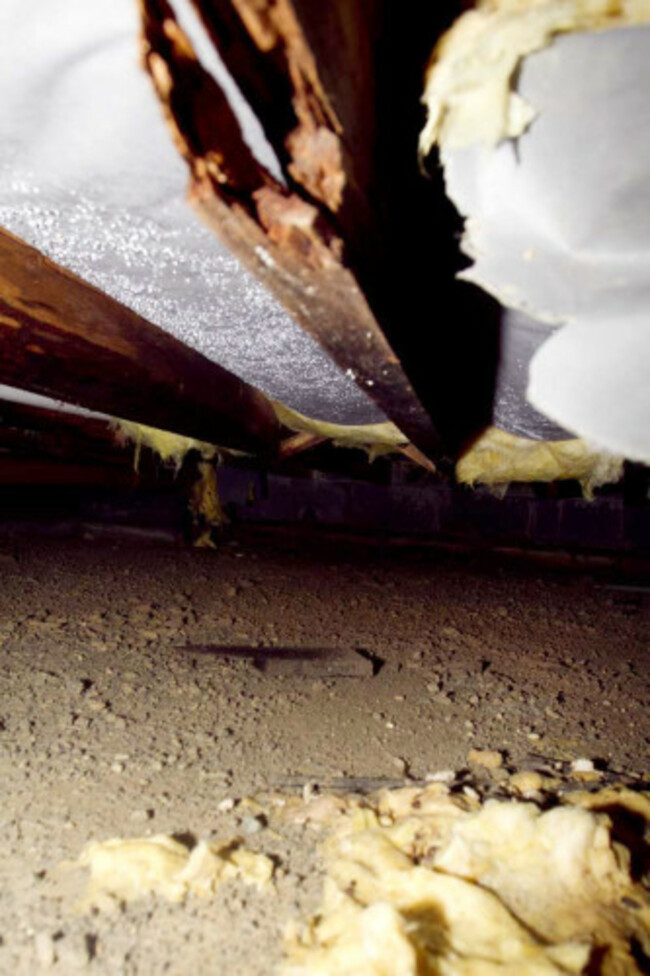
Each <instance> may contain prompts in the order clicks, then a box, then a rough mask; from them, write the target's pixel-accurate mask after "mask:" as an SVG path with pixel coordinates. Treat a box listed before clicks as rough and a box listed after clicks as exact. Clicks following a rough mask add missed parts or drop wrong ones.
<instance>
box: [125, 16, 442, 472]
mask: <svg viewBox="0 0 650 976" xmlns="http://www.w3.org/2000/svg"><path fill="white" fill-rule="evenodd" d="M196 5H197V8H198V9H199V10H200V12H201V13H202V15H203V16H204V19H205V20H206V23H208V24H209V26H210V28H211V30H212V33H213V36H214V37H219V38H220V46H221V49H222V53H223V54H224V58H225V60H226V61H227V63H229V65H230V66H231V67H232V66H233V65H235V66H236V77H237V80H238V82H239V83H240V84H241V86H242V88H243V90H244V92H245V94H247V95H248V97H249V98H250V101H251V103H252V104H253V106H254V107H255V108H256V109H257V111H258V113H259V115H260V119H261V122H262V124H263V126H265V128H266V131H267V135H268V136H269V139H270V141H271V142H272V144H273V146H274V148H275V149H276V152H277V154H278V158H279V160H280V162H281V164H282V165H283V171H284V175H285V177H286V185H282V184H280V183H278V182H277V181H276V180H274V179H273V178H272V177H271V176H270V175H269V174H268V173H267V172H265V171H264V170H263V169H262V168H261V166H260V165H259V163H257V161H256V160H254V159H253V157H252V154H251V152H250V150H249V149H248V147H247V145H246V143H245V141H244V139H243V137H242V135H241V131H240V130H239V127H238V123H237V120H236V118H235V116H234V113H233V111H232V109H231V107H230V105H229V103H228V102H227V100H226V99H225V97H224V95H223V92H222V91H221V89H220V87H219V85H218V84H217V83H216V82H215V81H214V79H213V78H212V77H211V76H210V75H209V74H208V73H207V72H206V71H204V70H203V68H202V67H201V65H200V64H199V62H198V60H197V59H196V57H195V56H194V53H193V51H192V48H191V45H190V44H189V41H188V40H187V38H186V36H185V35H184V34H183V32H182V31H181V29H180V27H179V26H178V23H177V21H176V19H175V16H174V13H173V10H172V8H171V7H170V5H169V4H168V3H167V0H141V10H142V19H143V32H144V59H145V64H146V67H147V69H148V71H149V73H150V75H151V77H152V79H153V82H154V85H155V88H156V91H157V93H158V95H159V97H160V100H161V102H162V105H163V108H164V110H165V113H166V117H167V120H168V122H169V124H170V126H171V129H172V132H173V134H174V138H175V141H176V144H177V146H178V148H179V150H180V152H181V153H182V155H183V156H184V157H185V159H186V161H187V163H188V165H189V167H190V172H191V188H190V198H191V200H192V202H193V204H194V206H195V207H196V209H197V211H198V212H199V214H200V215H201V216H202V217H203V219H205V220H206V221H207V223H208V224H209V226H210V227H212V228H213V229H214V230H215V232H216V233H217V234H218V235H219V236H220V237H221V238H222V240H224V241H225V243H226V244H227V245H228V247H229V248H230V249H231V250H232V251H234V253H235V254H237V256H238V257H239V258H240V259H241V260H242V262H243V263H244V264H246V266H247V267H248V268H250V269H251V270H252V271H253V272H254V273H255V274H256V275H257V276H258V277H259V278H260V279H261V280H262V281H263V283H264V284H265V285H266V286H267V287H268V288H269V289H270V290H271V291H272V292H273V293H274V294H275V295H276V297H277V298H278V299H279V300H280V301H281V302H282V304H283V305H284V306H285V308H286V309H287V310H288V311H289V313H290V314H291V315H292V316H293V318H294V319H295V320H296V321H297V322H298V323H299V324H300V325H301V326H302V327H303V328H304V329H305V330H306V331H307V332H309V333H310V334H311V335H312V336H313V337H314V338H316V339H317V341H318V342H319V343H320V344H321V345H322V346H323V348H324V349H325V350H326V351H327V352H328V353H329V355H330V356H331V357H332V358H333V359H334V361H335V362H336V363H337V364H338V365H339V366H340V367H341V368H342V369H343V370H344V371H346V372H347V373H348V374H349V375H350V376H351V378H353V379H354V380H356V382H357V383H358V385H359V386H360V387H361V389H362V390H363V391H364V392H365V393H366V394H367V395H368V396H369V397H370V398H371V399H373V400H374V401H375V402H376V403H377V404H378V405H379V406H380V407H381V408H382V409H383V410H384V411H385V412H386V414H387V415H388V416H389V417H390V419H391V420H393V421H394V422H395V423H396V424H397V426H398V427H399V428H400V429H401V430H402V431H403V433H404V434H405V436H406V437H408V438H409V439H410V440H411V441H413V442H414V443H415V444H417V445H418V447H419V448H420V449H421V450H422V451H423V452H425V453H426V454H427V455H433V454H435V453H437V452H438V451H439V439H438V437H437V435H436V432H435V430H434V429H433V426H432V424H431V420H430V418H429V416H428V414H427V412H426V411H425V410H424V408H423V407H422V405H421V403H420V401H419V399H418V397H417V396H416V394H415V392H414V390H413V387H412V386H411V384H410V382H409V380H408V379H407V377H406V375H405V373H404V371H403V369H402V367H401V365H400V362H399V360H398V358H397V356H396V355H395V353H394V352H393V350H392V348H391V346H390V345H389V343H388V341H387V339H386V337H385V335H384V333H383V332H382V330H381V328H380V327H379V325H378V323H377V319H376V318H375V315H374V314H373V312H372V310H371V308H370V306H369V304H368V300H367V298H366V296H365V295H364V291H363V289H362V287H361V286H360V284H359V280H358V278H357V271H356V270H355V269H356V266H357V264H360V263H361V259H360V258H359V255H360V254H362V253H364V254H365V255H366V265H367V268H368V269H370V268H371V267H372V265H373V264H374V262H373V261H372V260H368V259H367V256H368V255H370V254H372V251H373V249H374V245H373V241H374V240H375V237H376V235H375V234H374V233H373V231H372V228H373V227H374V226H375V218H374V216H373V213H374V211H373V207H372V205H371V200H370V198H369V197H368V194H367V189H368V186H369V185H370V181H369V179H367V178H366V176H367V174H366V176H364V179H363V180H360V179H359V178H358V177H357V170H356V169H355V160H354V155H353V154H352V153H351V152H350V150H349V148H348V146H347V145H346V143H345V140H344V139H343V138H342V123H341V121H340V119H339V117H338V114H337V112H336V110H335V109H334V107H333V105H332V103H331V101H330V100H329V98H328V96H327V94H326V92H325V89H324V87H323V85H322V82H321V80H320V75H319V70H318V66H317V64H316V61H315V59H314V57H313V54H312V52H311V49H310V47H309V44H308V43H307V39H306V37H305V35H304V32H303V30H302V27H301V25H300V22H299V20H298V17H297V15H296V11H295V8H294V6H293V5H292V3H291V2H290V0H278V2H275V3H273V4H270V3H266V2H265V0H261V2H256V3H249V2H248V0H231V3H230V6H229V4H228V2H226V0H223V2H222V0H214V2H211V3H204V2H202V0H201V2H199V0H196ZM320 6H322V5H319V7H320ZM335 7H336V10H337V11H338V15H339V17H340V18H342V17H343V14H344V4H343V2H342V0H340V2H339V0H337V3H336V4H335ZM341 22H342V23H343V21H341ZM224 37H225V38H226V40H225V41H224ZM226 48H227V49H228V50H226ZM207 106H209V108H208V107H207ZM208 115H209V117H210V119H211V122H210V125H206V124H204V120H205V118H207V117H208ZM256 181H257V183H256ZM255 183H256V185H254V184H255ZM361 239H363V240H364V241H365V248H361V247H360V246H358V242H359V241H360V240H361ZM377 239H378V238H377ZM369 275H370V271H369V270H368V272H367V276H368V277H369Z"/></svg>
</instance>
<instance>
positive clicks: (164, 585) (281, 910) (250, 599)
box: [0, 542, 650, 976]
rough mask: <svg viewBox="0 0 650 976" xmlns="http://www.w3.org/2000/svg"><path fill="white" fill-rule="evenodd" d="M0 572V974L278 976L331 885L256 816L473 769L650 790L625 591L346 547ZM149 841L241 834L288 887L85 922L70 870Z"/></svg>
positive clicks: (47, 561) (528, 570) (622, 582)
mask: <svg viewBox="0 0 650 976" xmlns="http://www.w3.org/2000/svg"><path fill="white" fill-rule="evenodd" d="M0 553H1V554H0V571H1V573H2V588H1V589H0V681H1V682H2V704H1V709H0V749H1V756H2V768H1V771H0V782H1V783H2V794H3V797H2V826H3V830H2V846H3V850H2V856H1V857H0V918H1V919H2V928H1V930H0V971H2V972H5V973H9V972H11V973H14V974H23V973H25V974H27V973H29V974H32V973H37V972H41V971H49V969H52V971H54V972H56V971H58V972H61V973H66V974H67V973H74V972H77V971H79V972H85V971H89V972H91V973H97V974H100V973H106V974H108V973H110V974H111V976H114V974H120V973H124V974H132V973H137V974H158V973H171V974H181V973H184V974H186V973H192V972H194V973H229V974H245V976H262V974H270V973H272V972H273V970H274V967H275V966H277V964H278V962H279V960H280V958H281V951H282V934H283V931H284V929H285V926H286V924H287V923H288V922H289V921H290V920H291V919H295V918H297V917H300V916H302V917H304V916H305V915H306V913H309V912H311V911H314V909H315V908H316V906H317V904H318V901H319V898H320V894H321V882H322V866H321V862H320V860H319V855H318V853H317V850H316V848H315V846H314V844H313V841H311V840H309V838H308V837H307V833H308V829H307V828H305V827H302V828H301V827H299V826H295V825H294V826H293V827H289V826H287V828H286V830H283V831H275V830H273V831H272V830H269V829H268V828H266V827H265V826H264V820H263V818H262V819H256V818H255V816H254V815H253V814H252V813H251V811H253V813H254V809H255V808H254V807H251V806H247V804H246V803H243V804H242V803H241V802H240V801H241V800H242V799H243V798H245V797H247V796H256V795H257V796H259V795H260V794H264V793H268V792H284V793H288V794H291V793H298V794H299V793H301V792H303V791H305V790H306V791H307V792H310V791H311V792H313V791H314V790H316V789H320V790H322V791H324V792H325V791H328V790H331V789H334V790H336V789H342V790H345V789H350V790H354V791H360V792H364V791H370V790H373V789H376V788H378V787H380V786H382V785H388V786H393V785H394V786H398V785H407V784H408V783H409V782H410V781H411V780H415V781H422V780H424V779H425V777H426V776H427V774H431V773H435V772H437V771H442V770H447V769H450V770H459V769H462V768H463V767H465V766H467V756H468V752H469V750H470V749H472V748H475V749H494V750H501V751H502V752H503V754H504V756H505V761H506V764H507V765H510V766H511V767H513V768H517V769H525V768H530V767H531V766H535V764H539V763H546V764H550V765H552V764H553V763H566V762H571V761H573V760H576V759H580V758H583V759H593V760H600V761H601V764H602V765H603V767H605V768H607V769H609V770H614V771H616V770H622V771H625V772H626V773H628V774H642V773H643V772H644V770H646V769H647V768H648V764H647V749H648V742H649V735H650V727H649V721H648V712H647V702H648V700H649V695H648V691H649V689H648V680H647V674H648V669H647V664H648V653H649V649H648V644H647V635H648V613H647V606H646V605H645V603H644V601H645V600H646V593H647V591H645V592H644V589H643V587H642V586H641V585H637V584H636V582H635V581H634V580H633V579H631V578H630V577H629V576H627V577H625V578H619V579H613V578H611V577H605V576H602V575H600V576H598V575H593V574H589V573H584V572H583V573H582V574H576V573H575V572H574V573H571V574H569V573H566V572H564V573H562V572H559V571H557V570H554V571H551V570H549V569H542V568H540V567H537V566H530V565H528V566H526V567H524V568H522V567H518V568H516V567H514V566H513V565H512V564H504V563H497V562H495V561H489V560H487V559H486V558H485V557H484V558H482V560H481V561H480V562H479V561H476V560H472V559H470V558H469V557H467V556H462V557H461V556H456V557H451V556H449V555H446V556H445V555H440V554H432V553H429V554H422V553H420V554H413V553H411V554H405V553H402V554H398V555H390V556H388V555H385V554H378V553H369V552H365V553H363V552H359V551H358V550H356V551H355V550H354V549H350V550H349V551H342V550H341V549H337V548H334V547H331V548H324V547H320V548H319V549H318V550H316V549H315V548H314V549H312V550H311V551H307V550H305V549H303V550H300V551H298V550H291V549H290V548H288V547H287V546H285V548H284V549H282V550H278V549H274V548H271V547H270V546H268V545H266V546H264V547H257V548H255V549H253V548H251V547H247V546H237V545H234V544H231V545H228V546H225V547H224V548H222V549H221V550H219V551H216V552H212V551H196V550H194V551H192V550H181V549H173V548H167V549H165V548H159V549H153V548H152V549H146V550H142V549H141V550H135V549H128V548H116V547H110V546H108V545H102V546H99V545H97V544H95V545H93V544H92V543H88V544H85V545H81V544H77V543H74V544H73V543H59V544H56V545H55V544H47V545H45V544H35V543H34V544H31V543H23V542H21V543H17V544H16V543H12V544H10V543H8V542H7V543H5V544H4V545H2V546H1V547H0ZM234 649H237V650H234ZM359 651H361V652H363V653H362V654H360V653H359ZM231 801H236V802H235V804H234V805H233V803H232V802H231ZM148 833H151V834H161V833H163V834H176V835H187V834H188V833H189V834H191V835H193V836H194V837H197V838H207V839H211V838H217V837H222V836H226V837H228V836H234V835H242V836H244V837H245V839H246V843H247V845H248V846H249V847H252V848H253V849H257V850H263V851H264V852H265V853H267V854H270V855H272V856H274V858H275V859H276V880H275V885H274V889H273V890H272V891H270V890H262V891H257V890H255V889H253V888H250V887H247V886H245V885H243V884H242V883H241V882H240V881H236V880H235V881H233V882H231V883H229V884H227V885H224V886H222V887H220V888H219V890H218V891H217V892H216V894H215V895H214V896H213V897H211V898H208V899H203V900H201V899H190V900H188V901H187V902H186V903H185V904H180V905H170V904H167V903H166V902H164V901H162V900H159V899H155V898H153V899H145V900H143V901H141V902H137V903H134V904H132V905H129V906H128V907H127V908H125V909H124V910H123V911H121V912H119V911H118V912H114V913H108V912H104V911H102V912H99V913H97V912H95V913H92V912H91V913H85V914H84V913H81V912H80V911H79V910H78V907H76V904H75V900H74V898H73V897H72V896H71V895H70V893H69V891H68V889H67V887H66V883H64V882H62V881H61V877H60V869H59V868H58V865H60V863H61V862H62V861H65V860H72V859H75V858H77V857H78V856H79V854H80V852H81V850H82V849H83V847H84V845H85V844H86V843H87V842H89V841H91V840H103V839H105V838H110V837H114V836H120V837H123V836H143V835H146V834H148Z"/></svg>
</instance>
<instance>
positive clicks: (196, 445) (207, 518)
mask: <svg viewBox="0 0 650 976" xmlns="http://www.w3.org/2000/svg"><path fill="white" fill-rule="evenodd" d="M114 426H115V430H116V433H117V438H118V440H120V441H122V442H127V443H128V442H132V443H134V444H135V457H134V460H133V465H134V467H135V469H136V471H137V470H138V466H139V462H140V451H141V449H142V446H143V445H144V446H145V447H147V448H149V450H151V451H153V452H154V454H156V455H157V456H158V457H159V458H160V460H161V461H162V462H163V463H164V464H171V465H173V466H174V468H175V469H176V471H179V470H180V468H181V465H182V464H183V461H184V460H185V457H186V456H187V455H188V454H189V453H190V451H196V452H198V454H199V455H200V457H201V460H200V461H199V464H198V477H197V478H196V480H195V482H194V484H193V485H192V490H191V494H190V502H189V508H190V512H191V515H192V520H193V522H194V525H195V527H196V529H197V530H198V534H197V536H196V539H195V541H194V545H195V546H198V547H200V548H204V547H212V546H213V545H214V543H213V542H212V529H213V528H217V527H218V526H220V525H224V524H225V523H226V522H227V521H228V518H227V516H226V514H225V512H224V510H223V508H222V507H221V503H220V501H219V492H218V486H217V472H216V467H215V465H216V462H217V460H218V458H219V455H220V451H219V448H218V447H216V446H215V445H214V444H208V443H206V442H205V441H199V440H196V439H195V438H193V437H184V436H183V435H182V434H172V433H171V432H170V431H167V430H158V429H157V428H156V427H147V426H146V424H137V423H134V422H132V421H129V420H116V421H115V422H114Z"/></svg>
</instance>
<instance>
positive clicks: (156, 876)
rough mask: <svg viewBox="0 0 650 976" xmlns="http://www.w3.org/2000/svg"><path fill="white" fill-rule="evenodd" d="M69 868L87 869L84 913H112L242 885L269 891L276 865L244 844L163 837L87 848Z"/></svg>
mask: <svg viewBox="0 0 650 976" xmlns="http://www.w3.org/2000/svg"><path fill="white" fill-rule="evenodd" d="M66 866H67V867H78V868H86V869H87V870H88V871H89V872H90V879H89V884H88V888H87V891H86V894H85V896H84V898H83V901H82V904H81V907H82V908H83V909H87V910H91V909H93V908H111V907H114V906H117V905H119V904H124V903H128V902H130V901H134V900H137V899H139V898H145V897H147V896H149V895H158V896H159V897H161V898H164V899H166V900H167V901H173V902H180V901H183V900H184V899H185V898H186V897H187V896H188V895H198V896H207V895H212V894H214V892H215V891H216V889H217V888H218V886H219V885H220V884H222V883H223V882H225V881H230V880H234V879H237V878H238V879H240V880H242V881H244V882H245V883H246V884H253V885H255V886H256V887H258V888H264V887H265V886H266V885H268V884H269V883H270V881H271V878H272V877H273V870H274V868H273V861H272V860H271V859H270V858H268V857H266V855H265V854H256V853H255V852H253V851H249V850H247V849H246V848H245V847H243V846H242V844H241V843H240V842H239V841H232V842H229V843H222V844H217V843H207V842H206V841H199V843H198V844H197V845H196V846H195V847H194V848H192V850H189V849H188V848H187V847H186V846H185V845H184V844H181V843H180V842H179V841H177V840H175V839H174V838H173V837H168V836H167V835H165V834H159V835H157V836H154V837H126V838H122V837H114V838H111V839H110V840H105V841H93V842H91V843H90V844H87V845H86V847H85V848H84V850H83V851H82V853H81V856H80V857H79V859H78V860H77V861H75V862H73V863H72V864H66Z"/></svg>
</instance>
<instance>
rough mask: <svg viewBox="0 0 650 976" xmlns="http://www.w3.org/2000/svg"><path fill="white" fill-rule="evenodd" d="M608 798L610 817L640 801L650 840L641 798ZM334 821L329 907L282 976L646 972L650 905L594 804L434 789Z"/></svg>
mask: <svg viewBox="0 0 650 976" xmlns="http://www.w3.org/2000/svg"><path fill="white" fill-rule="evenodd" d="M607 792H608V794H610V795H609V796H608V800H607V804H606V805H604V807H603V809H605V810H608V811H610V812H611V813H612V816H613V815H614V813H613V811H615V810H619V811H622V812H623V813H626V812H628V813H629V812H630V811H629V810H628V809H627V804H628V799H632V800H633V803H631V811H632V812H633V814H634V816H635V817H637V818H639V817H640V811H641V812H642V821H643V824H645V828H646V830H647V828H648V826H650V799H649V798H648V796H647V795H646V794H632V793H629V792H628V791H625V790H623V791H616V790H608V791H607ZM583 797H591V801H590V802H588V803H587V804H586V806H591V807H592V808H593V809H586V808H585V806H583V805H582V802H581V798H583ZM596 797H597V794H596ZM316 802H317V803H318V802H321V801H316ZM594 811H596V812H594ZM335 814H336V816H335V817H333V818H332V820H331V823H330V827H331V828H332V830H333V833H332V835H331V836H330V837H329V838H328V840H327V841H326V842H325V844H324V854H325V860H326V868H327V875H326V880H325V885H324V896H323V902H322V905H321V907H320V908H319V910H318V913H317V914H316V915H315V916H314V917H313V918H312V919H311V920H310V921H309V922H308V923H307V924H305V925H303V926H302V927H293V928H292V929H291V930H290V931H289V932H288V935H287V944H286V962H285V965H284V968H283V969H282V976H496V974H499V976H502V974H510V976H547V974H548V976H551V974H563V973H585V974H587V973H589V974H592V976H596V974H601V976H628V974H629V976H631V974H634V973H640V972H642V971H644V970H642V969H641V968H639V965H638V963H637V960H638V959H639V958H643V957H644V956H645V957H646V958H647V955H648V953H650V896H649V893H648V890H647V888H646V887H644V886H643V885H642V884H641V883H640V882H638V881H635V880H633V879H632V877H631V871H630V863H631V853H630V851H629V850H628V849H627V848H626V847H625V846H623V845H622V844H621V843H619V842H618V841H616V840H615V839H614V834H613V826H612V820H611V819H610V816H608V815H607V814H606V813H603V812H599V811H598V803H597V800H594V795H593V794H579V795H578V796H577V799H576V800H575V801H574V802H573V803H572V804H571V805H560V806H556V807H554V808H552V809H550V810H546V811H543V810H542V809H540V807H539V806H537V805H536V804H535V803H523V802H517V801H512V800H503V801H501V800H500V801H497V800H488V801H487V802H486V803H485V804H484V805H483V806H481V803H480V801H479V800H478V799H475V798H472V797H466V796H458V795H452V794H450V793H449V792H448V791H447V789H446V788H445V787H444V786H442V785H441V784H438V783H437V784H431V785H430V786H428V787H425V788H417V787H413V788H407V789H402V790H394V791H386V792H385V793H383V794H380V795H379V796H378V797H375V798H374V799H373V798H370V799H369V800H368V801H362V800H360V799H359V798H356V800H354V801H352V802H349V803H348V804H347V805H345V804H344V805H339V806H338V807H337V808H336V810H335Z"/></svg>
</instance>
